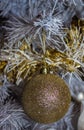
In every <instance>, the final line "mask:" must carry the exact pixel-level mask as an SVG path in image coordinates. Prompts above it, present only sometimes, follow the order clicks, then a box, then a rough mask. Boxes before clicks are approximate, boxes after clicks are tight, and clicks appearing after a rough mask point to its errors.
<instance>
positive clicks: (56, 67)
mask: <svg viewBox="0 0 84 130" xmlns="http://www.w3.org/2000/svg"><path fill="white" fill-rule="evenodd" d="M83 23H84V21H78V22H73V23H72V26H71V27H70V29H68V31H67V35H66V37H65V38H64V41H65V43H66V44H65V47H64V49H62V51H61V50H57V49H54V48H52V47H48V46H46V44H45V40H46V33H45V32H43V34H42V41H43V44H42V45H40V46H37V48H38V51H37V49H35V48H34V47H33V45H32V44H31V40H30V39H29V38H26V37H25V38H24V39H23V40H22V41H19V42H18V43H16V44H15V45H14V48H12V49H2V50H1V58H0V59H1V62H0V64H3V59H4V61H5V62H6V63H5V64H6V67H5V68H4V67H3V65H1V68H4V70H3V72H4V74H6V75H7V78H8V79H9V80H10V81H11V82H14V83H16V84H19V83H20V81H22V80H24V79H25V78H26V76H28V77H29V79H30V78H31V77H32V75H33V74H34V73H40V71H41V70H42V68H45V66H46V68H47V71H48V72H49V73H54V74H55V73H57V72H59V71H61V72H62V74H66V73H67V72H70V73H71V72H76V73H77V74H78V75H83V73H82V72H81V71H79V69H78V68H79V67H83V66H84V65H83V62H84V38H83V34H84V24H83ZM17 48H18V49H17ZM40 50H42V51H40Z"/></svg>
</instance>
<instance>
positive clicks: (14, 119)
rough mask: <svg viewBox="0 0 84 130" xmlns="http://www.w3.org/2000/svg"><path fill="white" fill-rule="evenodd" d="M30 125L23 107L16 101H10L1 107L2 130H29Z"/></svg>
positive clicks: (0, 120)
mask: <svg viewBox="0 0 84 130" xmlns="http://www.w3.org/2000/svg"><path fill="white" fill-rule="evenodd" d="M30 124H31V123H30V121H29V120H28V117H27V116H26V114H24V111H23V110H22V108H21V106H20V105H19V104H18V103H16V102H15V101H9V102H8V103H6V104H5V105H3V106H2V107H0V129H1V130H24V129H27V130H28V127H29V126H30Z"/></svg>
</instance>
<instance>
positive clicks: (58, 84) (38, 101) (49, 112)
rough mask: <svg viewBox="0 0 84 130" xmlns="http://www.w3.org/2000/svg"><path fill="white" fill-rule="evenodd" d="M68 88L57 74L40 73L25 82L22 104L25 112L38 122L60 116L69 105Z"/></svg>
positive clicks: (56, 119)
mask: <svg viewBox="0 0 84 130" xmlns="http://www.w3.org/2000/svg"><path fill="white" fill-rule="evenodd" d="M70 101H71V96H70V92H69V88H68V87H67V85H66V84H65V82H64V81H63V79H61V78H60V77H59V76H57V75H53V74H40V75H37V76H34V77H33V78H31V80H30V81H27V82H26V86H25V88H24V91H23V95H22V105H23V108H24V110H25V112H26V114H27V115H28V116H29V117H30V118H31V119H33V120H35V121H37V122H40V123H52V122H56V121H58V120H59V119H60V118H62V117H63V116H64V115H65V114H66V112H67V111H68V108H69V106H70Z"/></svg>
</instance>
